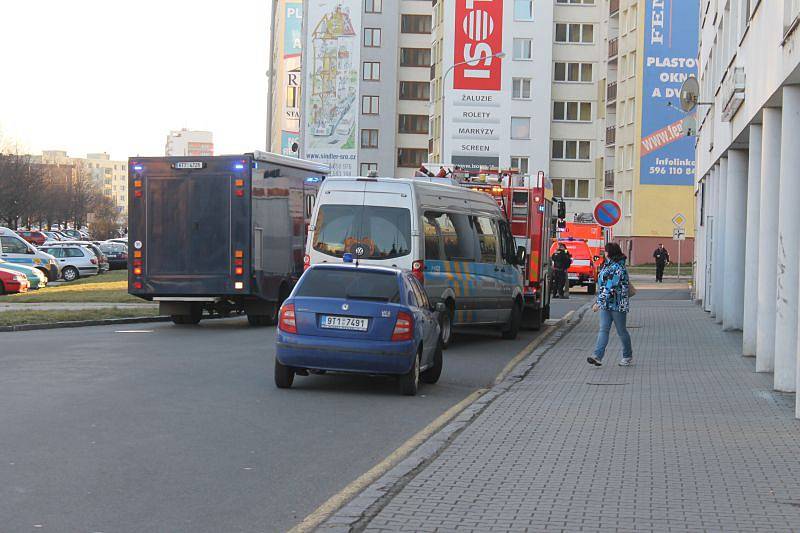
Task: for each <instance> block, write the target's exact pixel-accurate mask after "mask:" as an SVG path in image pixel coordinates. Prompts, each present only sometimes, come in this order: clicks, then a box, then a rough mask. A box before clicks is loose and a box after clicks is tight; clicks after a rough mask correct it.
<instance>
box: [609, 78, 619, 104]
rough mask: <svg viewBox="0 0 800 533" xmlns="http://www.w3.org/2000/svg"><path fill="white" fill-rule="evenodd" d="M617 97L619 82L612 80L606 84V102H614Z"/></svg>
mask: <svg viewBox="0 0 800 533" xmlns="http://www.w3.org/2000/svg"><path fill="white" fill-rule="evenodd" d="M616 99H617V82H615V81H612V82H611V83H609V84H608V85H607V86H606V102H613V101H615V100H616Z"/></svg>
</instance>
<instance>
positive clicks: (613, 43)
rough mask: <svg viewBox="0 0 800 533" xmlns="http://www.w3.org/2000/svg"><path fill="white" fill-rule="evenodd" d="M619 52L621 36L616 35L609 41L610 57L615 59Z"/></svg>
mask: <svg viewBox="0 0 800 533" xmlns="http://www.w3.org/2000/svg"><path fill="white" fill-rule="evenodd" d="M618 53H619V38H618V37H614V38H613V39H609V41H608V59H615V58H616V57H617V54H618Z"/></svg>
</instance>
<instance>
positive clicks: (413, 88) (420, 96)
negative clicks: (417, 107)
mask: <svg viewBox="0 0 800 533" xmlns="http://www.w3.org/2000/svg"><path fill="white" fill-rule="evenodd" d="M430 98H431V84H430V82H427V81H401V82H400V100H430Z"/></svg>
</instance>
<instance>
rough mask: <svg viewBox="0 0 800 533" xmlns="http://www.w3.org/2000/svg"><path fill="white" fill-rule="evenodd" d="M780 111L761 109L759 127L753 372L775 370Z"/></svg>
mask: <svg viewBox="0 0 800 533" xmlns="http://www.w3.org/2000/svg"><path fill="white" fill-rule="evenodd" d="M780 161H781V110H780V109H777V108H765V109H764V110H763V112H762V126H761V198H759V204H760V206H761V207H760V208H759V210H758V215H759V216H758V314H759V315H760V316H759V320H758V324H757V325H756V327H757V331H756V346H757V347H758V350H757V351H756V372H772V370H773V369H774V368H775V306H776V305H777V302H776V295H777V288H776V281H775V280H776V273H777V271H778V266H777V265H778V198H779V197H780V176H781V171H780Z"/></svg>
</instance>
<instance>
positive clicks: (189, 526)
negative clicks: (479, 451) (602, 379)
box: [0, 294, 588, 533]
mask: <svg viewBox="0 0 800 533" xmlns="http://www.w3.org/2000/svg"><path fill="white" fill-rule="evenodd" d="M586 301H588V297H587V296H586V295H585V294H581V295H576V294H574V295H573V297H572V298H571V299H570V300H555V301H554V302H553V317H554V318H556V317H558V316H561V315H563V314H564V313H565V312H566V311H567V310H570V309H576V308H578V307H579V306H580V305H581V304H583V303H585V302H586ZM534 336H535V332H525V333H524V334H522V335H521V336H520V338H519V339H517V340H516V341H503V340H501V339H499V336H498V335H497V334H494V333H487V332H480V333H474V332H471V333H464V332H461V333H460V334H459V336H458V337H457V339H456V343H455V344H454V345H453V347H452V348H451V349H450V350H448V351H446V352H445V367H444V371H443V375H442V378H441V380H440V382H439V383H438V384H437V385H428V386H423V387H422V388H421V391H420V394H419V395H418V396H416V397H411V398H410V397H403V396H401V395H399V393H398V391H397V387H396V384H395V382H394V381H393V380H391V379H388V378H375V377H351V376H330V375H326V376H310V377H298V378H297V379H296V380H295V386H294V387H293V388H292V389H291V390H278V389H277V388H275V386H274V384H273V381H272V363H273V353H274V352H273V341H274V330H273V329H272V328H262V329H254V328H250V327H248V326H247V321H246V320H245V319H243V318H235V319H229V320H216V321H207V322H203V323H202V324H201V325H200V326H199V327H188V328H187V327H175V326H173V325H171V324H164V323H153V324H139V325H131V326H123V327H119V326H118V327H88V328H78V329H62V330H45V331H34V332H20V333H2V334H0V405H2V408H0V428H2V429H1V430H0V480H2V483H0V517H2V519H0V531H13V532H20V531H21V532H25V531H37V532H43V531H53V532H62V531H70V532H87V533H91V532H104V533H116V532H137V533H139V532H147V531H159V532H160V531H170V532H179V531H191V532H193V533H194V532H219V531H225V532H238V531H242V532H245V531H246V532H250V531H283V530H286V529H288V528H290V527H291V526H292V525H294V524H296V523H297V522H299V521H300V520H302V519H303V518H304V517H305V516H306V515H307V514H309V513H310V512H312V511H313V510H314V509H315V508H316V507H317V506H319V505H320V504H321V503H323V502H324V501H325V500H327V499H328V498H329V497H330V496H332V495H333V494H335V493H336V492H338V491H339V490H340V489H342V488H343V487H344V486H346V485H347V484H348V483H350V482H351V481H352V480H353V479H355V478H357V477H358V476H359V475H361V474H362V473H364V472H365V471H367V470H368V469H369V468H371V467H372V466H374V465H375V464H376V463H378V462H379V461H381V460H382V459H383V458H384V457H386V456H387V455H388V454H389V453H391V452H392V451H393V450H394V449H395V448H397V447H398V446H399V445H400V444H402V443H403V442H404V441H405V440H407V439H408V438H409V437H411V436H412V435H414V434H415V433H416V432H418V431H419V430H420V429H422V428H423V427H425V426H426V425H427V424H428V423H429V422H430V421H432V420H433V419H434V418H436V417H437V416H438V415H439V414H441V413H442V412H444V411H445V410H447V409H448V408H449V407H451V406H452V405H454V404H456V403H457V402H459V401H460V400H462V399H463V398H464V397H466V396H467V395H469V394H470V393H471V392H472V391H474V390H475V389H477V388H481V387H486V386H489V385H490V384H491V383H492V382H493V381H494V378H495V376H496V375H497V374H498V372H500V370H501V369H502V368H503V367H504V366H505V365H506V363H507V362H508V361H509V360H510V359H511V358H513V357H514V356H515V355H516V354H517V353H518V352H519V351H520V350H521V349H522V348H523V347H524V346H526V345H527V344H528V343H529V342H530V341H531V340H532V339H533V338H534Z"/></svg>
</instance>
